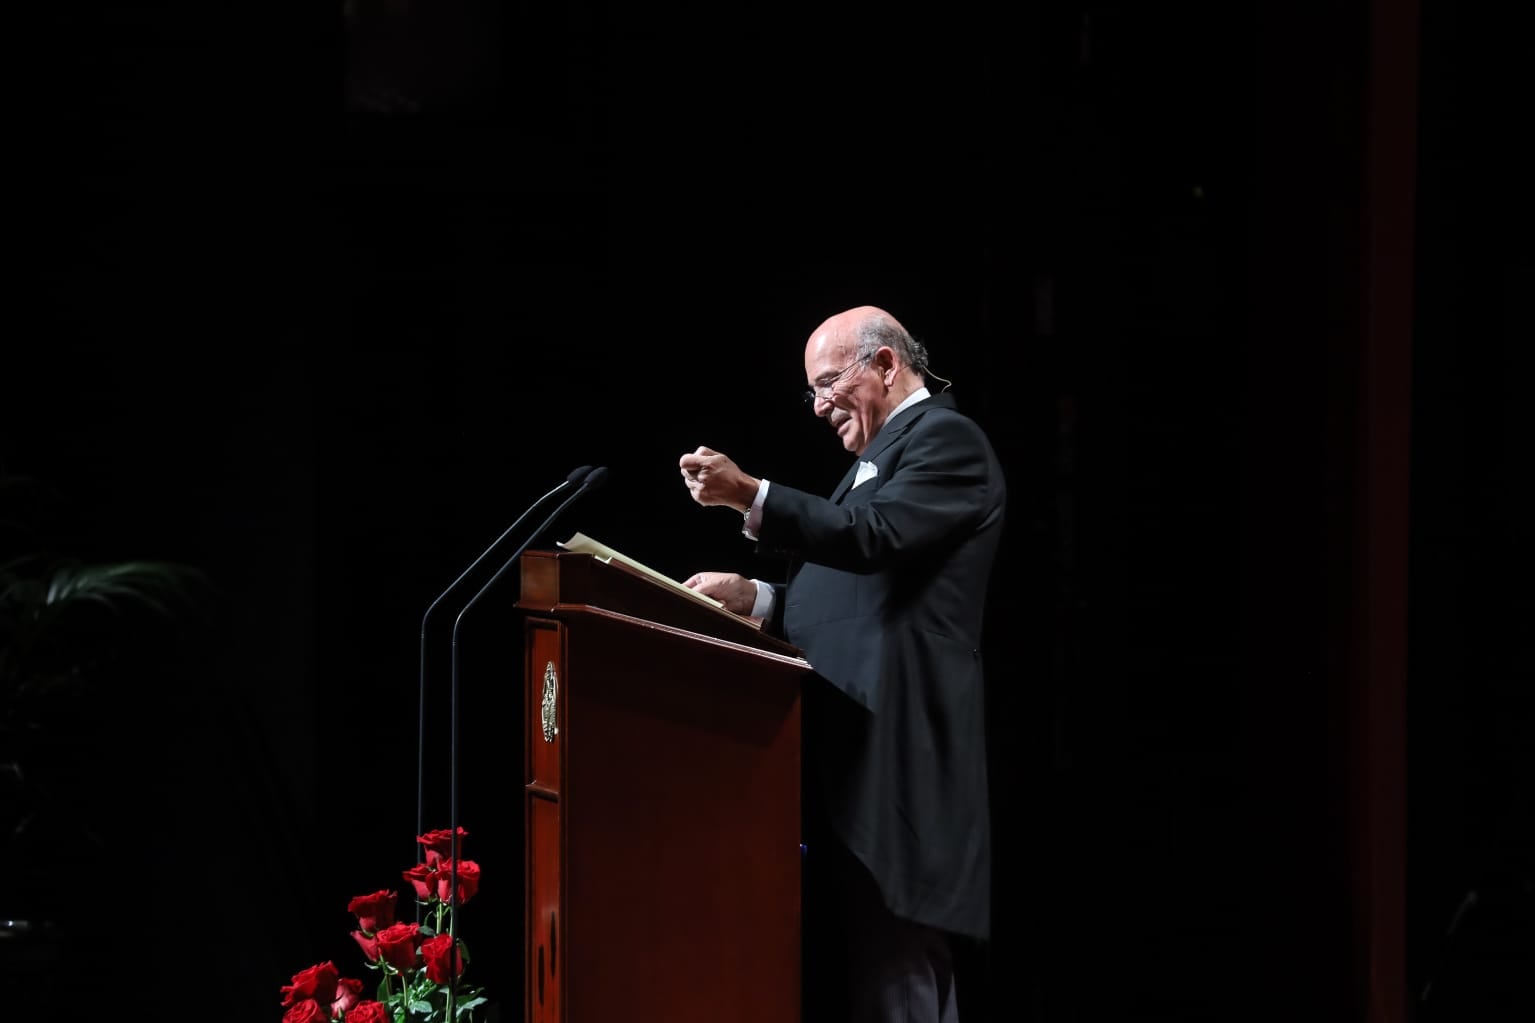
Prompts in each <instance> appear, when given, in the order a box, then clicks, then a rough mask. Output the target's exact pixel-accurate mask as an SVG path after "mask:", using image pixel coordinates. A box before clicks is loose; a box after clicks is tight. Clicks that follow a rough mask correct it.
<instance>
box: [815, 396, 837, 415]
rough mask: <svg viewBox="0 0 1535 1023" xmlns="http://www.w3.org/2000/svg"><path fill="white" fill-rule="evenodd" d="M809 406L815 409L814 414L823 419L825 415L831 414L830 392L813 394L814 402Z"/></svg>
mask: <svg viewBox="0 0 1535 1023" xmlns="http://www.w3.org/2000/svg"><path fill="white" fill-rule="evenodd" d="M811 408H813V409H814V410H815V414H816V415H818V416H820V417H821V418H823V419H824V418H826V417H827V416H829V415H831V410H832V404H831V395H830V394H817V395H816V396H815V402H814V404H812V405H811Z"/></svg>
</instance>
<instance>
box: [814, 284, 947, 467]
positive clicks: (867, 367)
mask: <svg viewBox="0 0 1535 1023" xmlns="http://www.w3.org/2000/svg"><path fill="white" fill-rule="evenodd" d="M926 368H927V351H926V350H925V349H924V348H923V347H922V345H921V344H920V343H918V342H917V340H916V339H915V338H913V337H912V336H911V334H910V333H908V332H907V330H906V328H905V327H903V326H901V324H900V321H898V320H897V319H896V318H895V317H894V316H891V315H890V314H889V313H887V312H886V311H885V310H883V309H880V308H879V307H878V306H871V305H863V306H855V307H854V308H852V309H848V310H845V311H843V312H840V313H837V314H836V315H834V316H831V317H828V318H827V319H826V320H825V321H824V322H822V324H821V325H820V326H819V327H817V328H816V329H815V331H814V332H813V333H812V334H811V335H810V340H809V341H807V342H806V344H805V379H806V380H808V381H809V382H810V386H811V388H812V389H813V390H814V391H815V392H816V395H817V397H816V400H815V413H816V415H818V416H823V417H824V418H825V419H826V421H827V422H828V423H829V424H830V425H831V427H832V429H834V430H836V431H837V436H838V437H839V438H840V439H841V440H842V444H843V447H845V448H847V449H848V450H849V451H852V452H854V453H855V454H862V453H863V451H864V449H865V448H867V447H868V445H869V442H870V441H871V440H873V439H874V435H875V434H876V433H878V432H879V429H880V427H881V426H883V425H884V424H885V420H886V419H887V418H888V417H889V415H890V413H891V412H892V411H894V409H895V408H896V406H898V405H899V404H900V403H901V402H903V401H905V400H906V399H907V398H908V397H909V396H910V395H911V394H912V392H914V391H916V390H917V389H918V388H920V387H921V386H922V385H923V383H924V377H923V372H924V370H925V369H926Z"/></svg>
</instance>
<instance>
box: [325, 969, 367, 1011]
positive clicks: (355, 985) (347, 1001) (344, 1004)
mask: <svg viewBox="0 0 1535 1023" xmlns="http://www.w3.org/2000/svg"><path fill="white" fill-rule="evenodd" d="M361 1000H362V981H360V980H356V979H354V978H352V977H342V978H341V979H340V980H338V981H336V997H335V1000H334V1001H332V1002H331V1003H330V1014H331V1015H332V1016H334V1017H337V1018H340V1017H341V1016H344V1015H346V1011H347V1010H348V1009H350V1008H351V1007H352V1006H354V1005H356V1004H357V1003H358V1002H359V1001H361Z"/></svg>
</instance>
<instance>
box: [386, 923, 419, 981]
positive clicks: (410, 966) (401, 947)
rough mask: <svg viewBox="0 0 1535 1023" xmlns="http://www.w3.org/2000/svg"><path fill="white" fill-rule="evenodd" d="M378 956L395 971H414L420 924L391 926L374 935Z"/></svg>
mask: <svg viewBox="0 0 1535 1023" xmlns="http://www.w3.org/2000/svg"><path fill="white" fill-rule="evenodd" d="M374 937H376V938H377V939H378V954H379V955H380V956H382V957H383V959H384V961H385V962H387V963H388V964H389V965H390V966H393V967H394V968H395V969H396V970H399V971H401V972H404V971H405V970H414V969H415V968H416V966H417V957H416V943H417V942H418V941H419V940H420V937H421V925H420V924H414V923H412V924H391V925H390V926H388V927H385V928H384V929H383V930H381V931H379V932H378V933H377V934H376V935H374Z"/></svg>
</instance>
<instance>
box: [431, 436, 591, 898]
mask: <svg viewBox="0 0 1535 1023" xmlns="http://www.w3.org/2000/svg"><path fill="white" fill-rule="evenodd" d="M602 471H603V473H604V474H606V472H607V470H606V469H604V470H602ZM591 474H592V467H591V466H589V465H581V466H577V467H576V468H574V469H572V470H571V471H570V474H569V475H568V476H566V477H565V479H564V480H562V481H561V482H560V483H558V484H556V485H555V486H554V488H553V489H551V490H550V491H549V492H548V493H546V494H544V495H543V496H542V497H540V498H539V499H538V500H536V501H534V502H533V503H532V504H530V505H528V507H527V509H526V510H525V511H524V512H523V513H522V514H521V515H519V516H517V521H516V522H513V523H512V524H511V525H510V526H507V527H506V529H505V531H503V532H502V534H501V535H500V536H498V537H496V539H495V541H494V542H493V543H492V544H491V545H490V546H489V547H487V548H485V550H484V552H483V553H482V554H481V555H480V556H479V557H478V558H475V559H474V561H473V562H472V563H470V565H469V567H468V568H466V569H464V570H463V571H462V572H460V573H459V576H458V578H457V579H454V580H453V581H452V582H451V583H449V584H448V588H447V589H445V590H443V591H442V592H441V593H439V594H438V595H437V599H436V600H434V601H432V603H431V604H430V605H428V607H427V609H426V612H425V613H424V614H422V616H421V664H420V678H419V684H418V693H417V703H416V834H418V835H422V834H425V833H426V821H425V819H424V815H425V812H426V811H425V800H426V626H427V622H428V621H429V620H430V619H431V617H432V612H433V611H435V610H437V605H439V604H441V603H442V602H443V601H444V600H445V599H446V598H447V597H448V595H449V594H450V593H452V592H453V591H455V590H457V589H458V588H459V586H460V585H462V584H463V582H464V580H465V579H467V578H469V576H470V575H471V574H472V573H473V572H474V570H475V569H476V568H479V567H480V563H481V562H483V561H484V560H485V559H486V558H488V557H490V555H491V552H492V551H494V550H495V549H496V548H497V547H500V546H501V544H502V543H504V542H505V541H506V538H507V537H509V536H511V535H512V533H514V532H515V531H516V530H517V527H519V526H521V525H522V524H523V523H524V522H526V521H527V518H528V516H529V515H532V514H533V512H534V511H536V510H537V509H539V508H541V507H543V506H544V505H545V504H547V503H548V501H549V499H550V498H551V497H553V496H554V495H556V494H558V493H560V492H561V491H563V490H566V489H568V488H570V487H573V486H574V487H578V488H579V487H580V486H581V485H584V484H585V483H586V480H587V478H588V477H590V476H591ZM547 526H548V520H545V523H544V525H543V526H540V527H539V530H540V531H542V530H543V529H544V528H546V527H547ZM453 835H454V837H453V842H454V850H453V852H454V856H455V858H456V857H457V852H458V850H457V843H458V837H457V836H458V832H457V831H456V830H455V831H454V832H453ZM423 854H424V847H422V848H418V849H417V859H416V862H417V863H419V862H421V856H422V855H423ZM419 913H420V910H419V909H418V910H417V915H418V916H419Z"/></svg>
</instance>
